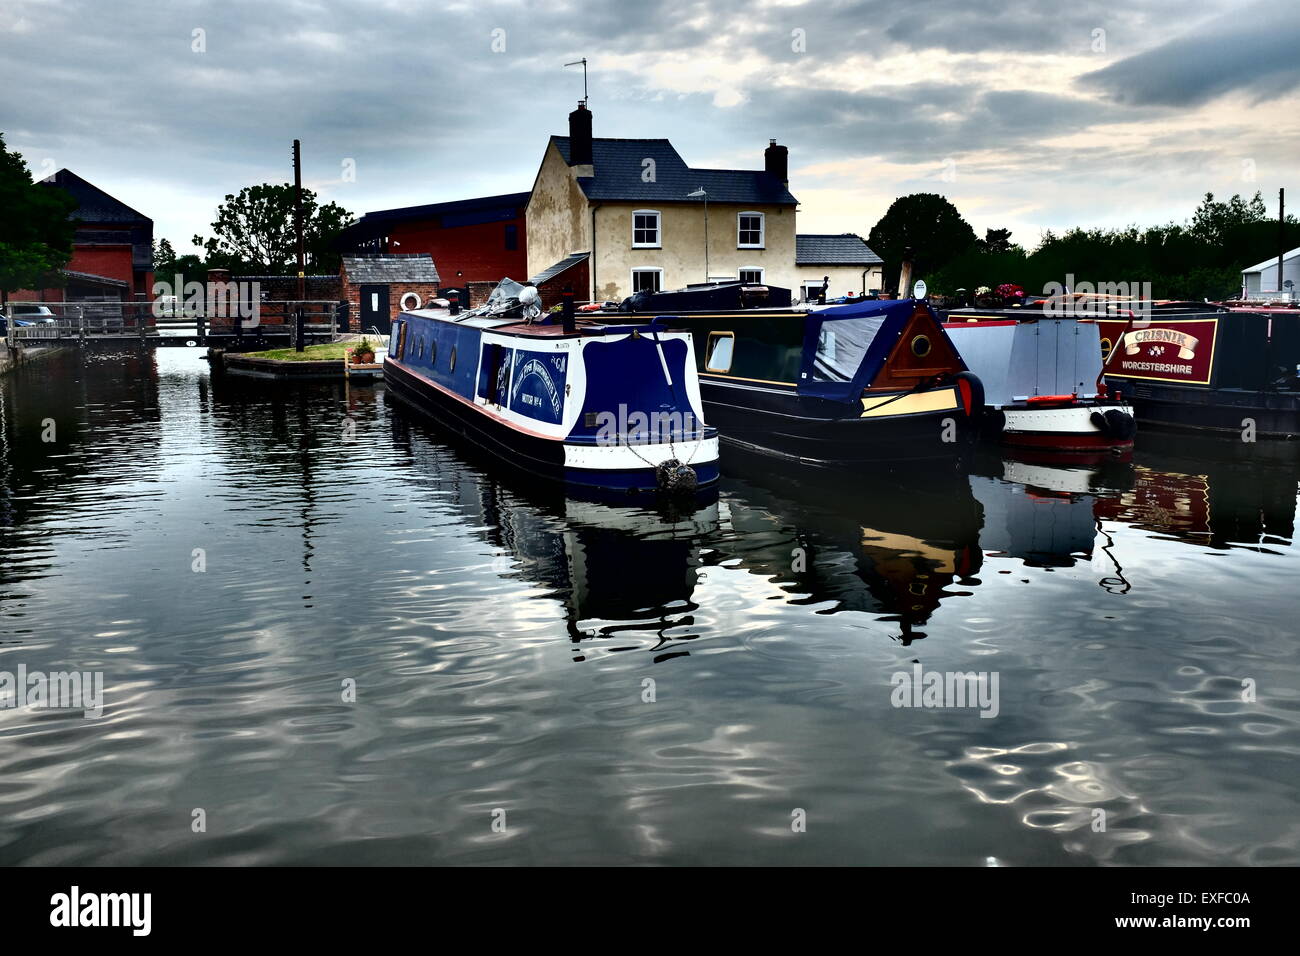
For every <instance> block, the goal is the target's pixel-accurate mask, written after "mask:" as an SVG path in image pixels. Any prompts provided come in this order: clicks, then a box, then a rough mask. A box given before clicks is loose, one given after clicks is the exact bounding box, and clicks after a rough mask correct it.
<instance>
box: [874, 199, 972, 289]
mask: <svg viewBox="0 0 1300 956" xmlns="http://www.w3.org/2000/svg"><path fill="white" fill-rule="evenodd" d="M867 243H868V244H869V245H870V246H871V248H872V249H873V250H875V252H876V253H877V254H878V255H879V256H880V257H881V258H882V259H884V260H885V280H884V281H885V286H886V287H887V288H895V287H897V285H898V278H899V275H898V273H899V268H900V266H901V264H902V260H903V252H904V250H905V249H909V248H910V249H911V250H912V251H913V260H912V261H913V263H914V272H913V275H914V276H916V277H921V276H925V275H928V274H930V273H932V272H935V271H937V270H938V269H941V268H943V267H944V266H945V265H947V264H948V263H949V262H951V261H952V260H953V259H955V258H956V257H957V256H958V255H960V254H961V253H963V252H965V251H966V250H967V249H969V248H970V247H971V246H972V245H974V244H975V230H973V229H972V228H971V227H970V223H968V222H967V221H966V220H965V219H963V218H962V217H961V213H959V212H958V211H957V207H956V206H954V205H953V204H952V203H950V202H949V201H948V200H947V199H944V198H943V197H942V196H939V195H936V194H935V193H913V194H912V195H910V196H903V197H902V198H901V199H895V200H894V201H893V203H892V204H891V205H890V207H889V209H887V210H886V211H885V214H884V216H882V217H881V219H880V221H879V222H878V223H876V224H875V225H874V226H872V227H871V235H870V236H869V238H868V239H867Z"/></svg>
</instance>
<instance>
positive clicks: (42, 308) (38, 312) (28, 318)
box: [13, 305, 56, 327]
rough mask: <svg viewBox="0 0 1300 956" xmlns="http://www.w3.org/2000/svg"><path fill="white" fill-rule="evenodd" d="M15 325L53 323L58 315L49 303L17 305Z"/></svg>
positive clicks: (14, 312) (14, 311)
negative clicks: (51, 309)
mask: <svg viewBox="0 0 1300 956" xmlns="http://www.w3.org/2000/svg"><path fill="white" fill-rule="evenodd" d="M13 314H14V325H17V326H19V327H21V326H23V325H53V324H54V320H55V318H56V316H55V315H54V313H53V312H52V311H50V307H49V306H48V305H15V306H14V307H13Z"/></svg>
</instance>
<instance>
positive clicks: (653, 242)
mask: <svg viewBox="0 0 1300 956" xmlns="http://www.w3.org/2000/svg"><path fill="white" fill-rule="evenodd" d="M662 245H663V244H662V243H661V242H660V239H659V212H658V210H655V209H638V210H636V211H635V212H633V213H632V248H633V249H659V248H662Z"/></svg>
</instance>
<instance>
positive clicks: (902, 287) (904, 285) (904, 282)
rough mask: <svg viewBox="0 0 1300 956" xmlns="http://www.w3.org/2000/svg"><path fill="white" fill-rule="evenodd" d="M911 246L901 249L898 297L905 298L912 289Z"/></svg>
mask: <svg viewBox="0 0 1300 956" xmlns="http://www.w3.org/2000/svg"><path fill="white" fill-rule="evenodd" d="M912 255H913V253H912V247H911V246H908V247H907V248H906V249H904V250H903V266H902V268H901V269H900V270H899V273H898V297H899V298H900V299H906V298H907V295H908V293H909V292H910V291H911V289H912Z"/></svg>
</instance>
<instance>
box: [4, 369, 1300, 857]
mask: <svg viewBox="0 0 1300 956" xmlns="http://www.w3.org/2000/svg"><path fill="white" fill-rule="evenodd" d="M0 396H2V397H0V415H2V416H3V421H2V422H0V436H2V441H3V447H2V448H0V544H2V546H3V551H2V553H0V672H10V673H14V674H17V673H18V670H19V668H20V666H21V667H25V668H26V671H27V673H28V674H29V675H30V674H31V673H32V672H43V673H49V672H53V671H72V670H76V671H80V672H87V673H91V674H94V673H98V674H102V680H103V700H102V705H103V711H102V714H101V715H100V716H98V717H97V718H96V717H87V716H85V715H84V714H83V713H82V712H80V711H73V710H66V709H64V710H59V709H49V708H44V707H30V706H29V707H7V708H3V709H0V864H44V865H50V864H321V863H336V864H377V863H396V864H429V863H482V864H501V863H523V864H529V863H538V864H540V863H550V864H566V863H598V862H605V863H653V864H708V863H714V864H744V863H762V864H808V863H845V864H961V865H971V866H987V865H1005V866H1016V865H1031V864H1064V865H1098V864H1103V865H1105V864H1109V865H1142V864H1290V865H1294V864H1296V863H1297V862H1300V829H1298V828H1297V824H1296V820H1297V818H1298V816H1300V814H1298V813H1297V773H1296V766H1297V764H1296V757H1297V752H1298V751H1300V652H1298V651H1297V641H1296V628H1297V610H1298V602H1297V597H1296V581H1297V572H1298V571H1300V549H1298V548H1297V546H1296V543H1295V537H1294V533H1295V514H1296V492H1297V478H1300V466H1298V465H1297V464H1295V463H1294V462H1293V461H1285V460H1281V461H1273V460H1269V458H1268V456H1267V454H1266V453H1267V451H1268V449H1266V448H1263V447H1262V446H1258V447H1252V446H1245V445H1229V446H1222V445H1219V446H1204V445H1202V444H1198V443H1194V442H1191V441H1189V440H1187V439H1182V438H1179V439H1173V440H1160V439H1158V438H1157V437H1156V436H1150V435H1144V436H1142V438H1141V441H1140V444H1139V448H1138V450H1137V452H1136V454H1135V456H1134V461H1133V462H1132V463H1131V464H1119V463H1111V464H1109V465H1108V466H1107V467H1104V468H1067V467H1059V466H1048V465H1033V464H1023V463H1017V462H1012V461H1005V462H1004V461H1002V460H1001V459H998V458H993V459H986V460H982V461H981V462H980V463H979V464H978V466H977V468H976V471H977V473H976V474H974V475H971V476H969V477H967V476H964V475H953V476H944V477H942V478H936V479H933V480H929V481H925V482H920V481H916V480H907V481H905V482H896V481H886V480H866V479H862V478H834V477H829V478H822V479H817V480H814V479H813V477H812V476H811V475H808V474H799V473H794V474H783V473H778V472H774V471H771V470H770V469H768V468H766V467H764V466H763V465H762V464H761V463H753V462H744V461H741V460H739V459H735V460H731V461H729V464H728V469H729V471H730V472H731V474H730V475H729V476H728V477H727V478H726V480H725V481H724V483H723V486H722V489H721V492H720V494H719V495H718V496H717V499H716V500H715V501H713V502H704V503H701V504H700V505H699V506H698V507H693V508H681V509H677V510H668V509H664V508H659V507H657V506H653V505H651V506H646V507H634V506H626V505H620V504H610V503H602V502H574V501H565V500H564V499H563V498H562V497H560V496H558V495H556V494H554V493H550V492H548V491H547V490H546V489H544V488H538V487H534V486H533V484H532V483H531V482H530V481H529V479H528V478H527V476H522V477H521V476H519V475H516V474H514V473H512V472H508V471H504V470H503V469H501V468H500V467H497V466H494V465H492V464H490V463H487V464H485V463H484V462H482V461H481V460H478V459H476V458H475V457H474V456H473V455H472V453H469V452H467V451H466V450H465V449H463V448H461V447H459V446H457V445H456V444H455V443H454V442H452V441H450V440H448V439H447V438H446V437H445V436H443V435H440V434H439V433H438V432H437V431H436V430H435V429H434V428H432V427H430V425H429V424H428V423H427V422H425V421H423V420H422V419H420V418H419V417H418V416H414V415H412V414H411V412H410V410H409V409H407V408H406V407H405V406H403V405H402V404H400V403H399V402H398V401H396V400H395V399H393V398H392V397H391V396H386V395H385V391H384V389H383V387H382V386H374V387H363V388H356V387H353V388H351V389H347V388H345V387H344V386H343V385H341V384H339V385H333V384H326V385H298V386H278V385H275V384H272V383H264V382H259V381H251V380H247V379H235V378H230V377H222V376H214V375H212V374H211V373H210V372H209V370H208V368H207V365H206V364H205V363H204V362H203V361H202V360H201V358H200V356H199V355H197V354H196V352H195V351H194V350H184V349H175V350H171V349H164V350H160V351H159V352H158V353H157V355H156V356H152V355H151V356H145V357H140V356H121V355H100V356H86V357H82V356H80V355H78V354H76V353H65V354H63V355H60V356H56V357H54V358H51V359H48V360H46V361H44V362H40V363H36V364H32V365H29V366H27V367H24V368H21V369H19V370H17V371H16V372H15V373H14V374H11V375H8V376H6V377H5V378H4V379H3V380H0ZM969 672H975V673H978V674H983V675H984V677H983V678H982V680H981V681H979V682H978V684H971V685H961V684H960V682H959V683H958V684H954V685H952V687H958V686H970V687H971V688H972V689H974V688H975V687H976V686H978V688H980V689H981V693H983V694H984V697H983V698H980V697H979V696H978V694H973V695H972V697H969V698H966V699H965V700H959V699H955V698H954V697H952V696H946V697H942V698H940V699H938V700H932V701H931V702H942V703H946V704H947V705H948V706H942V707H935V706H896V705H899V704H913V705H914V704H917V703H921V704H925V703H926V701H927V697H926V696H925V695H923V694H920V693H919V692H918V693H917V694H916V695H915V696H913V694H912V692H911V691H910V690H909V689H908V686H907V685H906V684H904V681H912V680H916V679H917V678H918V676H919V677H920V680H921V685H922V686H925V681H926V680H928V679H930V678H929V675H932V674H938V675H939V676H940V677H941V678H942V677H943V676H944V675H946V674H950V673H969ZM995 690H996V693H993V691H995ZM981 701H982V703H981ZM972 704H974V705H975V706H972ZM959 705H960V706H959Z"/></svg>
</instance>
